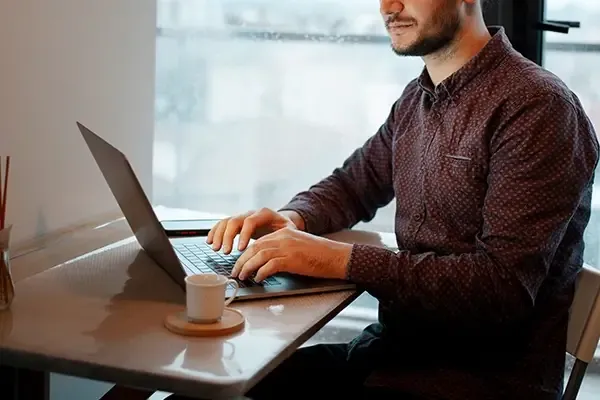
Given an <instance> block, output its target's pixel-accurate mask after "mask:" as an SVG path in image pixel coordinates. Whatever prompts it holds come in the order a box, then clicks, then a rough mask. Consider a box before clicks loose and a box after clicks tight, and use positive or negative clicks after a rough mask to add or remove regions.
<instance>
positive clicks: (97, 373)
mask: <svg viewBox="0 0 600 400" xmlns="http://www.w3.org/2000/svg"><path fill="white" fill-rule="evenodd" d="M158 214H159V215H160V216H161V218H165V215H166V216H167V217H168V218H177V216H176V215H174V214H173V213H172V212H171V213H170V214H169V213H168V212H164V211H163V213H162V215H161V213H160V212H158ZM189 217H190V214H186V215H185V216H182V218H189ZM331 237H332V238H334V239H336V240H341V241H346V242H360V243H370V244H373V245H378V246H386V245H387V246H389V247H394V246H395V239H394V237H393V235H389V234H387V235H386V234H378V233H369V232H362V231H345V232H339V233H336V234H334V235H331ZM102 242H104V243H103V244H101V243H102ZM77 249H85V251H81V250H80V251H77ZM79 253H82V254H79ZM61 254H62V256H61ZM19 270H20V271H21V272H17V271H19ZM13 271H15V275H17V276H18V275H21V276H22V277H21V278H18V279H17V280H18V282H17V284H16V296H15V300H14V303H13V305H12V307H11V309H10V310H9V311H5V312H1V313H0V355H1V356H2V357H1V359H0V362H2V363H6V364H9V365H13V366H17V367H30V368H36V369H44V370H48V371H52V372H58V373H64V374H69V375H75V376H81V377H88V378H91V379H97V380H106V381H110V382H116V383H120V384H124V385H129V386H138V387H145V388H152V389H157V390H163V391H168V392H176V393H180V394H187V395H196V396H197V395H201V396H204V397H210V398H222V397H229V396H235V395H239V394H243V393H245V392H246V391H247V390H248V389H249V388H250V387H251V386H253V385H254V384H255V383H256V382H258V381H259V380H260V379H262V378H263V377H264V376H265V375H266V374H267V373H268V372H270V371H271V370H272V369H273V368H274V367H276V366H277V365H278V364H279V363H280V362H281V361H282V360H283V359H285V358H286V357H287V356H289V355H290V354H291V353H292V352H293V351H294V350H295V349H296V348H297V347H299V346H300V345H301V344H302V343H303V342H305V341H306V340H307V339H309V338H310V336H312V335H313V334H314V333H315V332H317V331H318V330H319V329H320V328H321V327H322V326H323V325H324V324H325V323H326V322H327V321H329V320H330V319H331V318H333V317H334V316H335V315H336V314H337V313H338V312H339V311H341V310H342V309H343V308H344V307H346V306H347V305H348V304H349V303H351V302H352V301H353V300H354V299H355V298H356V297H357V295H358V293H356V292H354V291H342V292H333V293H324V294H316V295H302V296H288V297H279V298H271V299H263V300H255V301H243V302H235V301H234V302H233V303H232V304H231V307H233V308H235V309H238V310H240V311H241V312H242V313H243V314H244V316H245V317H246V326H245V327H244V329H243V330H242V331H241V332H239V333H235V334H232V335H229V336H225V337H218V338H190V337H184V336H178V335H176V334H173V333H171V332H169V331H168V330H167V329H166V328H165V327H164V325H163V321H164V318H165V316H166V315H167V314H169V313H171V312H175V311H178V310H183V309H184V308H185V294H184V292H183V290H182V289H181V288H180V287H179V286H177V285H176V284H175V283H174V282H173V281H172V280H171V279H170V278H169V277H168V276H167V275H166V273H165V272H163V270H162V269H160V268H159V267H158V266H156V264H154V262H153V261H152V260H151V259H150V258H149V257H148V256H147V255H146V254H145V253H144V252H143V251H142V250H141V248H140V247H139V245H138V243H137V242H136V241H135V238H134V237H133V236H132V235H131V232H130V231H129V230H128V227H127V226H126V224H125V222H124V221H123V220H122V219H116V220H114V221H112V222H110V223H106V224H103V225H100V226H93V227H89V228H88V229H85V230H83V231H78V232H73V234H72V235H71V238H70V240H61V241H60V242H59V243H57V244H55V245H54V246H48V247H46V248H44V249H41V250H38V251H35V252H32V253H30V254H27V255H24V256H21V257H18V258H16V259H14V260H13ZM25 271H35V273H30V272H25Z"/></svg>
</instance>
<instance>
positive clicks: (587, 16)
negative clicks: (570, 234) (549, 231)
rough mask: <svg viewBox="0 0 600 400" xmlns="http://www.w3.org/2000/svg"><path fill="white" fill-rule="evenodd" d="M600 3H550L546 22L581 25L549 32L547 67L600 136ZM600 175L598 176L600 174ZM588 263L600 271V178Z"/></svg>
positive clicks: (550, 0) (587, 236) (588, 234)
mask: <svg viewBox="0 0 600 400" xmlns="http://www.w3.org/2000/svg"><path fill="white" fill-rule="evenodd" d="M598 18H600V2H598V1H597V0H588V1H581V0H546V19H548V20H558V21H578V22H580V23H581V27H580V28H577V29H571V30H570V31H569V34H568V35H565V34H560V33H553V32H546V33H545V41H544V49H543V65H544V67H546V68H547V69H549V70H550V71H552V72H554V73H555V74H556V75H558V76H559V77H560V78H561V79H563V80H564V81H565V83H566V84H567V85H568V86H569V87H570V88H571V90H573V91H574V92H575V93H576V94H577V96H578V97H579V99H580V100H581V102H582V103H583V106H584V107H585V109H586V111H587V114H588V115H589V116H590V118H591V120H592V122H593V124H594V127H595V128H596V132H597V133H599V134H600V130H599V129H600V91H599V90H598V88H599V87H600V70H599V68H598V67H600V27H599V26H598V24H597V21H598ZM598 173H600V171H598V172H597V174H598ZM585 241H586V250H585V256H584V259H585V261H586V262H587V263H588V264H590V265H592V266H594V267H600V178H598V177H597V178H596V184H595V187H594V198H593V205H592V216H591V220H590V223H589V225H588V229H587V231H586V233H585Z"/></svg>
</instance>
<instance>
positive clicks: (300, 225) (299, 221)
mask: <svg viewBox="0 0 600 400" xmlns="http://www.w3.org/2000/svg"><path fill="white" fill-rule="evenodd" d="M280 214H281V215H283V216H284V217H286V218H287V219H289V220H290V221H292V223H293V224H294V225H295V226H296V228H297V229H298V230H299V231H302V232H304V231H306V223H305V222H304V218H302V216H301V215H300V214H298V213H297V212H296V211H292V210H284V211H280Z"/></svg>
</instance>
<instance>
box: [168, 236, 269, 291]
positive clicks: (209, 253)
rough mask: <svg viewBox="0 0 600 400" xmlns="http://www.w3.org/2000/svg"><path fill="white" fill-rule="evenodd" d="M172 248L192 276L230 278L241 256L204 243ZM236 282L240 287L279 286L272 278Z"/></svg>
mask: <svg viewBox="0 0 600 400" xmlns="http://www.w3.org/2000/svg"><path fill="white" fill-rule="evenodd" d="M173 248H174V249H175V253H177V256H178V257H179V260H180V261H181V263H182V264H183V267H184V268H185V269H186V271H187V272H188V273H189V274H192V275H193V274H206V273H209V274H211V273H217V274H219V275H225V276H228V277H230V276H231V270H232V269H233V266H234V265H235V262H236V260H237V259H238V258H239V256H240V255H241V254H242V253H240V252H231V253H230V254H223V253H219V252H216V251H214V250H213V249H212V248H211V247H210V246H209V245H208V244H206V243H176V244H175V243H174V244H173ZM236 280H237V282H238V284H239V285H240V287H252V286H274V285H279V281H278V280H277V279H276V278H274V277H269V278H267V279H264V280H263V281H262V282H256V281H255V280H254V279H246V280H244V281H240V280H239V279H236Z"/></svg>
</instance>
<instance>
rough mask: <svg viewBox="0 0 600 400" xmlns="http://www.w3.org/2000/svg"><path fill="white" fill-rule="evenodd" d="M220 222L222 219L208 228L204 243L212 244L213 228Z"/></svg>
mask: <svg viewBox="0 0 600 400" xmlns="http://www.w3.org/2000/svg"><path fill="white" fill-rule="evenodd" d="M221 222H222V221H219V222H217V223H216V224H214V225H213V227H212V228H210V231H208V235H206V243H208V244H212V242H213V238H214V236H215V230H216V229H217V227H218V226H219V224H220V223H221Z"/></svg>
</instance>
